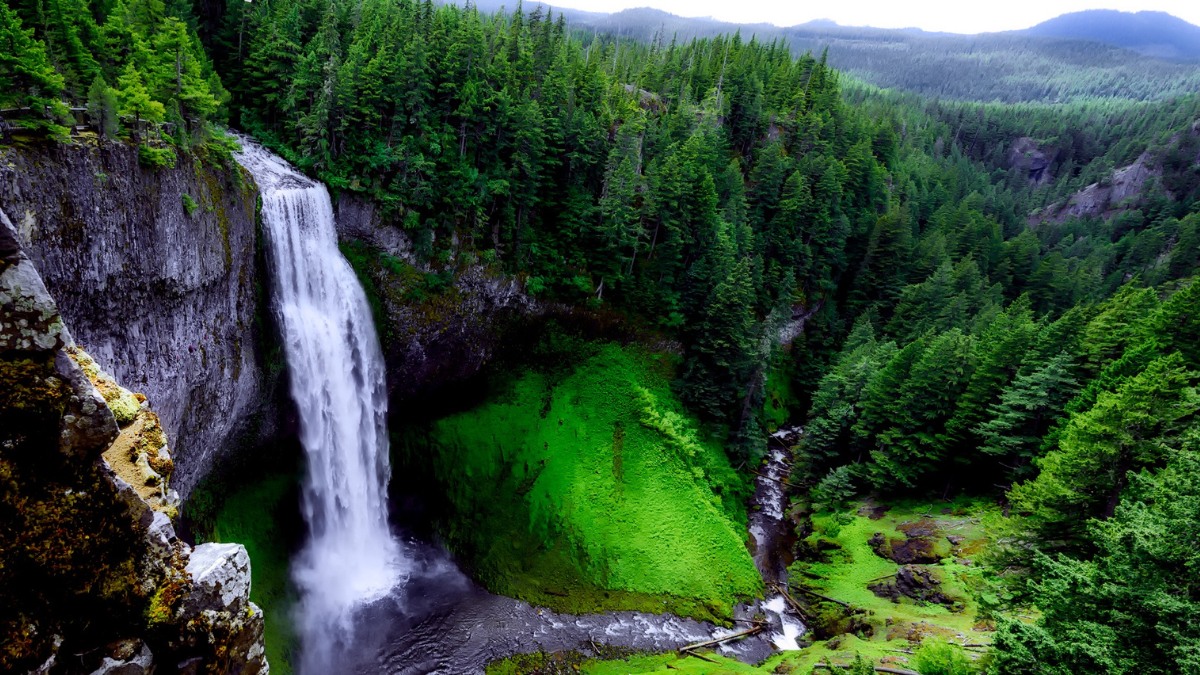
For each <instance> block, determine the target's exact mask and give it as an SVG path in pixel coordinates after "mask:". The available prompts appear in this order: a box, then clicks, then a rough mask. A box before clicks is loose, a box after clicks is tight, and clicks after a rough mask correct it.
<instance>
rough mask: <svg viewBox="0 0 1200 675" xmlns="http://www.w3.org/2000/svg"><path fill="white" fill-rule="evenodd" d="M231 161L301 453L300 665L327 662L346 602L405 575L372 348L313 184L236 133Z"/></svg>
mask: <svg viewBox="0 0 1200 675" xmlns="http://www.w3.org/2000/svg"><path fill="white" fill-rule="evenodd" d="M242 146H243V149H242V151H241V152H240V153H239V154H238V155H237V161H238V162H239V163H240V164H241V165H242V166H244V167H246V169H247V170H249V171H250V173H251V174H252V175H253V176H254V179H255V181H256V182H257V183H258V187H259V190H260V192H261V194H262V220H263V231H264V234H265V239H266V250H267V254H268V259H269V261H270V262H269V264H270V267H271V272H272V289H273V293H272V305H273V307H274V311H275V313H276V316H277V317H278V320H279V324H280V329H281V331H282V333H283V340H284V349H285V356H286V359H287V365H288V374H289V376H290V378H291V394H292V398H293V399H294V400H295V402H296V407H297V409H298V411H299V414H300V440H301V443H302V444H303V446H304V449H305V452H306V454H307V458H308V470H307V476H306V479H305V482H304V489H303V510H304V515H305V517H306V519H307V521H308V525H309V540H308V542H307V544H306V545H305V547H304V549H303V550H302V551H301V553H300V554H299V556H298V557H297V559H296V560H295V561H294V562H293V565H292V575H293V579H294V580H295V582H296V585H297V587H298V590H299V591H300V603H299V606H298V608H297V610H298V616H297V618H298V624H299V626H298V627H299V628H300V637H301V659H300V669H301V672H305V673H323V672H330V671H329V667H330V666H332V665H333V664H332V663H331V659H332V658H333V656H332V655H333V654H334V653H335V649H336V647H337V646H338V645H339V644H341V645H345V644H346V643H347V642H348V641H349V639H350V631H351V626H352V624H351V619H352V617H353V613H354V610H355V608H357V607H359V606H361V605H363V604H364V603H366V602H369V601H371V600H373V599H377V598H379V597H382V596H384V595H385V594H387V593H388V591H389V590H391V589H392V588H393V587H394V586H395V585H396V584H397V583H399V582H400V581H402V579H403V577H404V576H405V575H406V574H407V569H406V561H405V559H404V555H403V552H402V550H401V547H400V544H399V543H398V542H397V541H396V539H395V538H394V537H393V536H392V534H391V531H390V530H389V528H388V522H387V483H388V479H389V477H390V466H389V462H388V440H387V427H386V417H387V390H386V386H385V382H384V367H383V354H382V351H381V350H380V347H379V340H378V338H377V337H376V334H375V327H374V325H373V323H372V321H371V312H370V307H369V305H368V304H367V298H366V295H365V294H364V292H363V289H362V286H360V285H359V283H358V279H357V278H356V277H355V276H354V272H353V270H352V269H351V268H350V265H349V263H347V262H346V260H345V258H343V257H342V255H341V252H339V251H338V248H337V234H336V232H335V230H334V220H333V207H332V204H331V203H330V200H329V192H328V191H327V190H326V189H325V186H324V185H322V184H320V183H317V182H314V181H312V180H309V179H308V178H306V177H304V176H303V175H301V174H300V173H298V172H297V171H296V170H295V169H293V168H292V167H291V166H290V165H288V164H287V163H286V162H285V161H283V160H282V159H281V158H279V157H277V156H275V155H273V154H271V153H270V152H268V151H267V150H265V149H264V148H262V147H261V146H259V145H257V144H255V143H253V142H251V141H249V140H248V139H242Z"/></svg>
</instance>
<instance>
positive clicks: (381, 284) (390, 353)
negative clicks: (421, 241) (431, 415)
mask: <svg viewBox="0 0 1200 675" xmlns="http://www.w3.org/2000/svg"><path fill="white" fill-rule="evenodd" d="M335 215H336V217H337V228H338V236H339V238H341V240H342V241H343V242H361V243H362V244H365V245H366V246H367V247H368V249H369V256H368V257H370V259H371V260H370V262H369V264H368V267H369V269H366V270H363V269H360V270H358V271H359V273H360V275H362V274H366V275H367V276H368V277H369V281H370V282H371V284H373V286H374V288H371V287H370V286H368V288H367V291H368V293H369V294H372V295H374V300H376V301H378V302H379V303H380V305H381V306H380V307H379V309H381V310H382V314H383V315H382V316H381V317H377V320H379V319H382V322H383V325H381V326H378V327H377V328H378V329H379V331H380V333H381V336H382V338H383V349H384V358H385V359H386V361H387V369H388V388H389V390H390V393H391V397H392V399H393V400H396V401H403V400H407V399H412V398H414V397H417V396H420V395H423V394H426V393H429V392H431V391H433V390H436V389H438V388H441V387H444V386H446V385H449V384H453V383H456V382H461V381H463V380H465V379H467V378H469V377H471V376H472V375H475V374H476V373H478V372H479V371H480V369H482V368H483V366H484V365H486V364H487V363H488V362H489V361H490V360H491V359H492V358H493V357H494V356H495V355H496V353H497V351H498V350H499V349H500V347H501V345H502V344H503V343H504V340H505V336H506V328H507V327H508V326H510V325H512V324H513V322H521V321H524V320H527V319H530V318H532V317H536V316H540V315H542V314H544V313H546V312H547V311H548V308H547V307H545V306H543V305H542V304H541V303H538V302H537V301H535V300H534V299H533V298H531V297H530V296H529V295H528V294H527V293H526V292H525V289H524V288H523V286H522V284H521V283H520V282H519V281H518V280H516V279H513V278H512V277H507V276H503V275H501V274H499V273H495V272H492V271H491V270H489V268H488V267H487V266H485V265H483V264H481V263H479V262H477V261H475V262H468V261H460V264H459V265H457V268H456V269H455V271H454V274H453V278H452V280H450V281H449V282H448V283H447V284H446V285H445V286H444V287H441V288H438V289H437V290H435V291H427V290H426V289H425V288H424V285H425V284H426V280H427V279H428V278H429V275H430V274H431V272H430V270H428V269H426V268H424V267H423V266H422V265H421V264H420V262H419V261H418V260H417V258H416V257H415V255H414V254H413V244H412V241H411V239H410V238H409V237H408V235H407V234H406V233H405V232H404V231H403V230H402V229H401V228H399V227H397V226H396V225H395V224H393V223H390V222H388V221H387V220H386V219H384V218H383V217H382V216H381V214H380V213H379V212H378V210H377V209H375V208H374V206H373V205H372V204H370V203H369V202H365V201H363V200H361V199H358V198H356V197H354V196H351V195H341V196H340V197H339V198H338V200H337V203H336V205H335ZM463 255H470V254H463Z"/></svg>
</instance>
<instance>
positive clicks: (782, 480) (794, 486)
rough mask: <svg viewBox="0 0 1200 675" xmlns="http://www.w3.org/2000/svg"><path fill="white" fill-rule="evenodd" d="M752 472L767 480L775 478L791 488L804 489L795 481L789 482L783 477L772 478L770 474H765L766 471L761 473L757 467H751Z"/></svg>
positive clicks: (777, 481)
mask: <svg viewBox="0 0 1200 675" xmlns="http://www.w3.org/2000/svg"><path fill="white" fill-rule="evenodd" d="M750 473H752V474H754V475H755V476H758V477H759V478H766V479H767V480H773V481H775V482H776V483H779V484H780V485H783V486H785V487H790V488H793V489H795V490H800V489H802V488H801V487H800V486H799V485H796V484H795V483H789V482H787V481H786V480H784V479H782V478H771V477H770V476H768V475H767V474H765V473H761V472H760V471H758V470H757V469H750Z"/></svg>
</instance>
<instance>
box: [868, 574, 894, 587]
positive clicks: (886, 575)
mask: <svg viewBox="0 0 1200 675" xmlns="http://www.w3.org/2000/svg"><path fill="white" fill-rule="evenodd" d="M897 574H899V572H892V573H891V574H885V575H883V576H881V577H875V578H874V579H869V580H867V583H868V584H873V583H875V582H876V581H883V580H884V579H891V578H892V577H894V576H896V575H897Z"/></svg>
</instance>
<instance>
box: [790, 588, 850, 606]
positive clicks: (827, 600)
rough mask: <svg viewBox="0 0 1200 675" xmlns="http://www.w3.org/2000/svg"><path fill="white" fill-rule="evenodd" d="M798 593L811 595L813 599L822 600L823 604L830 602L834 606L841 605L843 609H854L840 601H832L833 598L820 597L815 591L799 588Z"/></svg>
mask: <svg viewBox="0 0 1200 675" xmlns="http://www.w3.org/2000/svg"><path fill="white" fill-rule="evenodd" d="M800 592H801V593H804V594H805V595H811V596H813V597H814V598H819V599H821V600H824V601H825V602H832V603H833V604H835V605H841V606H842V607H845V608H846V609H849V610H853V609H854V607H853V606H852V605H851V604H850V603H848V602H842V601H841V600H834V599H833V598H831V597H829V596H828V595H821V594H820V593H818V592H816V591H810V590H808V589H807V588H804V587H803V586H801V587H800Z"/></svg>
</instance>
